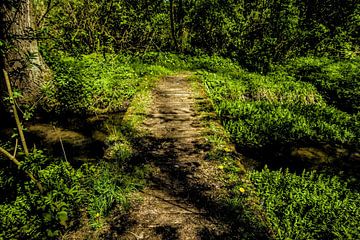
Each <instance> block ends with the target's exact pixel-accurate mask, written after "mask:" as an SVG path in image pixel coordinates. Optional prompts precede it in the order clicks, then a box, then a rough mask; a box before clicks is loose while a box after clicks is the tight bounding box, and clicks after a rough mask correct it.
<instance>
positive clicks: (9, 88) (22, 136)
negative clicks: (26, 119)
mask: <svg viewBox="0 0 360 240" xmlns="http://www.w3.org/2000/svg"><path fill="white" fill-rule="evenodd" d="M3 73H4V77H5V82H6V87H7V90H8V93H9V97H10V100H11V105H12V109H13V112H14V117H15V122H16V126H17V129H18V131H19V136H20V140H21V143H22V146H23V148H24V152H25V155H26V156H29V150H28V147H27V144H26V140H25V136H24V132H23V129H22V125H21V122H20V119H19V115H18V112H17V108H16V105H15V99H14V95H13V92H12V89H11V84H10V80H9V75H8V73H7V72H6V71H5V70H4V69H3Z"/></svg>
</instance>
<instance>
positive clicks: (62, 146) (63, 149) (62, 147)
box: [53, 126, 68, 161]
mask: <svg viewBox="0 0 360 240" xmlns="http://www.w3.org/2000/svg"><path fill="white" fill-rule="evenodd" d="M53 128H54V131H56V128H55V126H53ZM59 140H60V144H61V149H62V151H63V154H64V158H65V161H68V160H67V157H66V152H65V148H64V144H63V142H62V140H61V137H60V136H59Z"/></svg>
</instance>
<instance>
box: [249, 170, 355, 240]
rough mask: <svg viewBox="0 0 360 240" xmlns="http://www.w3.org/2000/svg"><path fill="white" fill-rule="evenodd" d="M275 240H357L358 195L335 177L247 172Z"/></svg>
mask: <svg viewBox="0 0 360 240" xmlns="http://www.w3.org/2000/svg"><path fill="white" fill-rule="evenodd" d="M249 175H250V179H251V181H252V182H253V183H254V185H255V187H256V192H257V194H258V196H259V197H260V198H261V199H262V205H263V208H264V209H265V211H266V214H267V217H268V220H269V223H270V224H271V226H272V228H273V229H275V231H276V238H277V239H359V238H360V228H359V222H360V209H359V207H358V206H359V205H360V194H359V193H358V192H354V191H353V190H350V189H349V188H348V187H347V185H346V183H345V182H343V181H341V180H339V178H337V177H329V176H326V175H321V174H318V173H316V172H309V171H304V172H303V173H302V174H300V175H297V174H294V173H290V172H289V171H287V170H285V171H283V170H277V171H271V170H269V169H268V168H264V169H263V170H262V171H251V172H250V173H249Z"/></svg>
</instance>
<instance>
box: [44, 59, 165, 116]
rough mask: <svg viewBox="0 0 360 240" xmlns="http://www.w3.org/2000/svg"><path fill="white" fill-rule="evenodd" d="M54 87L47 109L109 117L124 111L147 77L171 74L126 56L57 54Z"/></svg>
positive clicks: (49, 89)
mask: <svg viewBox="0 0 360 240" xmlns="http://www.w3.org/2000/svg"><path fill="white" fill-rule="evenodd" d="M50 64H51V67H52V69H53V70H54V71H55V76H54V81H53V84H49V85H48V86H47V87H46V88H45V89H44V91H45V93H46V94H47V97H48V99H47V103H46V105H45V106H46V108H47V109H49V110H50V111H54V110H55V112H58V113H77V114H93V113H109V112H114V111H119V110H123V109H124V108H125V107H126V106H127V104H128V101H129V100H130V99H131V98H132V96H133V95H134V94H135V93H136V92H137V91H138V87H139V85H140V82H141V81H142V80H143V79H145V78H146V76H148V75H162V74H164V73H169V70H167V69H166V68H161V67H160V66H159V67H155V66H149V65H145V64H141V63H140V62H139V61H138V60H137V58H134V57H133V58H132V57H130V56H127V55H107V56H106V58H105V57H104V56H103V55H100V54H91V55H83V56H81V57H80V58H74V57H69V56H66V55H64V54H61V53H60V54H58V56H57V57H56V60H55V59H52V60H51V62H50Z"/></svg>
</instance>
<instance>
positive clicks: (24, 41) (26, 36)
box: [0, 0, 50, 105]
mask: <svg viewBox="0 0 360 240" xmlns="http://www.w3.org/2000/svg"><path fill="white" fill-rule="evenodd" d="M0 24H1V29H0V41H3V42H5V43H6V47H5V48H3V49H2V51H1V52H0V53H1V57H0V58H1V61H0V67H1V68H2V69H5V70H6V71H7V72H8V73H9V76H10V80H11V84H12V87H13V88H16V89H18V90H20V91H21V93H22V97H21V98H20V99H18V102H19V103H21V104H29V105H33V104H34V103H35V102H36V101H37V100H38V99H39V97H40V94H41V92H40V89H41V86H42V85H43V83H44V82H45V81H46V79H48V78H49V76H50V71H49V68H48V67H47V65H46V64H45V63H44V61H43V59H42V57H41V55H40V53H39V48H38V43H37V40H36V34H35V21H34V15H33V12H32V3H31V0H11V1H9V0H4V1H1V3H0ZM1 72H2V71H1ZM1 77H2V79H1V82H3V76H1ZM2 90H4V87H2Z"/></svg>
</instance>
